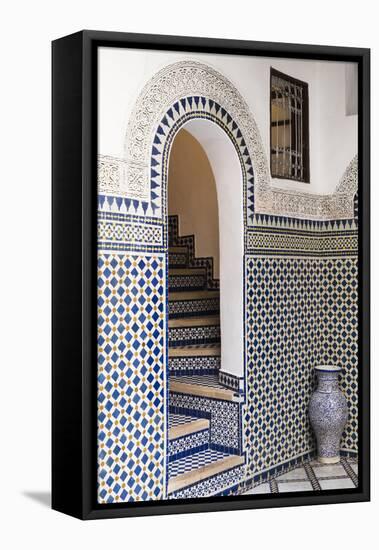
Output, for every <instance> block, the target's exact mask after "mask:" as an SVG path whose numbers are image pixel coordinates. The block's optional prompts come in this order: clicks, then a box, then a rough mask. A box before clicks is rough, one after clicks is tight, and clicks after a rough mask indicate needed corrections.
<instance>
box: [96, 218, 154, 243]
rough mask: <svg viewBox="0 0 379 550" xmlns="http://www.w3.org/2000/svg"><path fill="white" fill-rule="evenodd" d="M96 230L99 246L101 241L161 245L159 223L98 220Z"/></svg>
mask: <svg viewBox="0 0 379 550" xmlns="http://www.w3.org/2000/svg"><path fill="white" fill-rule="evenodd" d="M97 231H98V239H99V241H100V243H99V244H100V247H101V246H102V243H103V242H105V243H107V242H111V243H124V244H125V243H127V244H128V245H132V244H133V243H136V242H138V243H139V244H142V245H144V244H145V245H146V244H151V245H156V246H162V245H163V228H162V226H161V225H148V224H142V223H138V224H137V223H123V222H120V221H109V220H99V221H98V229H97Z"/></svg>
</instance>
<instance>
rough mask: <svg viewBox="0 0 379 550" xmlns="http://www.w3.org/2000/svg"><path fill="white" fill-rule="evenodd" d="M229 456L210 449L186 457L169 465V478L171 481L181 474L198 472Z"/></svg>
mask: <svg viewBox="0 0 379 550" xmlns="http://www.w3.org/2000/svg"><path fill="white" fill-rule="evenodd" d="M228 456H229V455H228V454H226V453H220V452H219V451H213V450H211V449H208V450H206V451H200V452H199V453H196V454H193V455H190V456H185V457H183V458H181V459H180V460H175V461H174V462H172V463H170V464H169V467H168V470H169V476H170V479H173V478H175V476H178V475H180V474H185V473H187V472H192V470H197V469H198V468H201V467H202V466H207V464H211V463H212V462H216V460H221V459H223V458H227V457H228Z"/></svg>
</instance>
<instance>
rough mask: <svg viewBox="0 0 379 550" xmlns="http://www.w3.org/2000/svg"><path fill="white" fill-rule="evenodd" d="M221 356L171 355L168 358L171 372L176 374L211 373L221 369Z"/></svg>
mask: <svg viewBox="0 0 379 550" xmlns="http://www.w3.org/2000/svg"><path fill="white" fill-rule="evenodd" d="M220 364H221V357H219V356H218V357H201V356H200V357H171V358H169V360H168V366H169V371H170V374H174V375H175V376H189V375H203V374H204V375H211V374H217V373H218V372H219V369H220Z"/></svg>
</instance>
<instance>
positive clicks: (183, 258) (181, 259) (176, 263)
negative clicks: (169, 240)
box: [169, 252, 188, 270]
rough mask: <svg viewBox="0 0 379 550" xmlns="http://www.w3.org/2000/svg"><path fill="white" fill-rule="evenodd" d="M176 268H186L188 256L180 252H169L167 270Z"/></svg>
mask: <svg viewBox="0 0 379 550" xmlns="http://www.w3.org/2000/svg"><path fill="white" fill-rule="evenodd" d="M177 267H188V254H185V253H182V252H170V255H169V270H170V268H177Z"/></svg>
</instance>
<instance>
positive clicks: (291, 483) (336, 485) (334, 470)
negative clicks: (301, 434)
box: [242, 457, 358, 495]
mask: <svg viewBox="0 0 379 550" xmlns="http://www.w3.org/2000/svg"><path fill="white" fill-rule="evenodd" d="M357 474H358V462H357V459H356V458H345V457H342V458H341V462H340V463H338V464H320V462H318V461H317V460H313V461H311V462H308V463H306V464H304V466H299V467H298V468H295V469H294V470H290V471H289V472H287V473H285V474H282V475H280V476H278V477H276V478H275V479H273V480H272V481H271V483H267V482H266V483H262V484H260V485H257V486H256V487H254V488H253V489H250V490H249V491H246V492H245V493H242V494H245V495H262V494H266V493H294V492H298V491H323V490H327V489H354V488H355V487H358V475H357Z"/></svg>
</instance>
